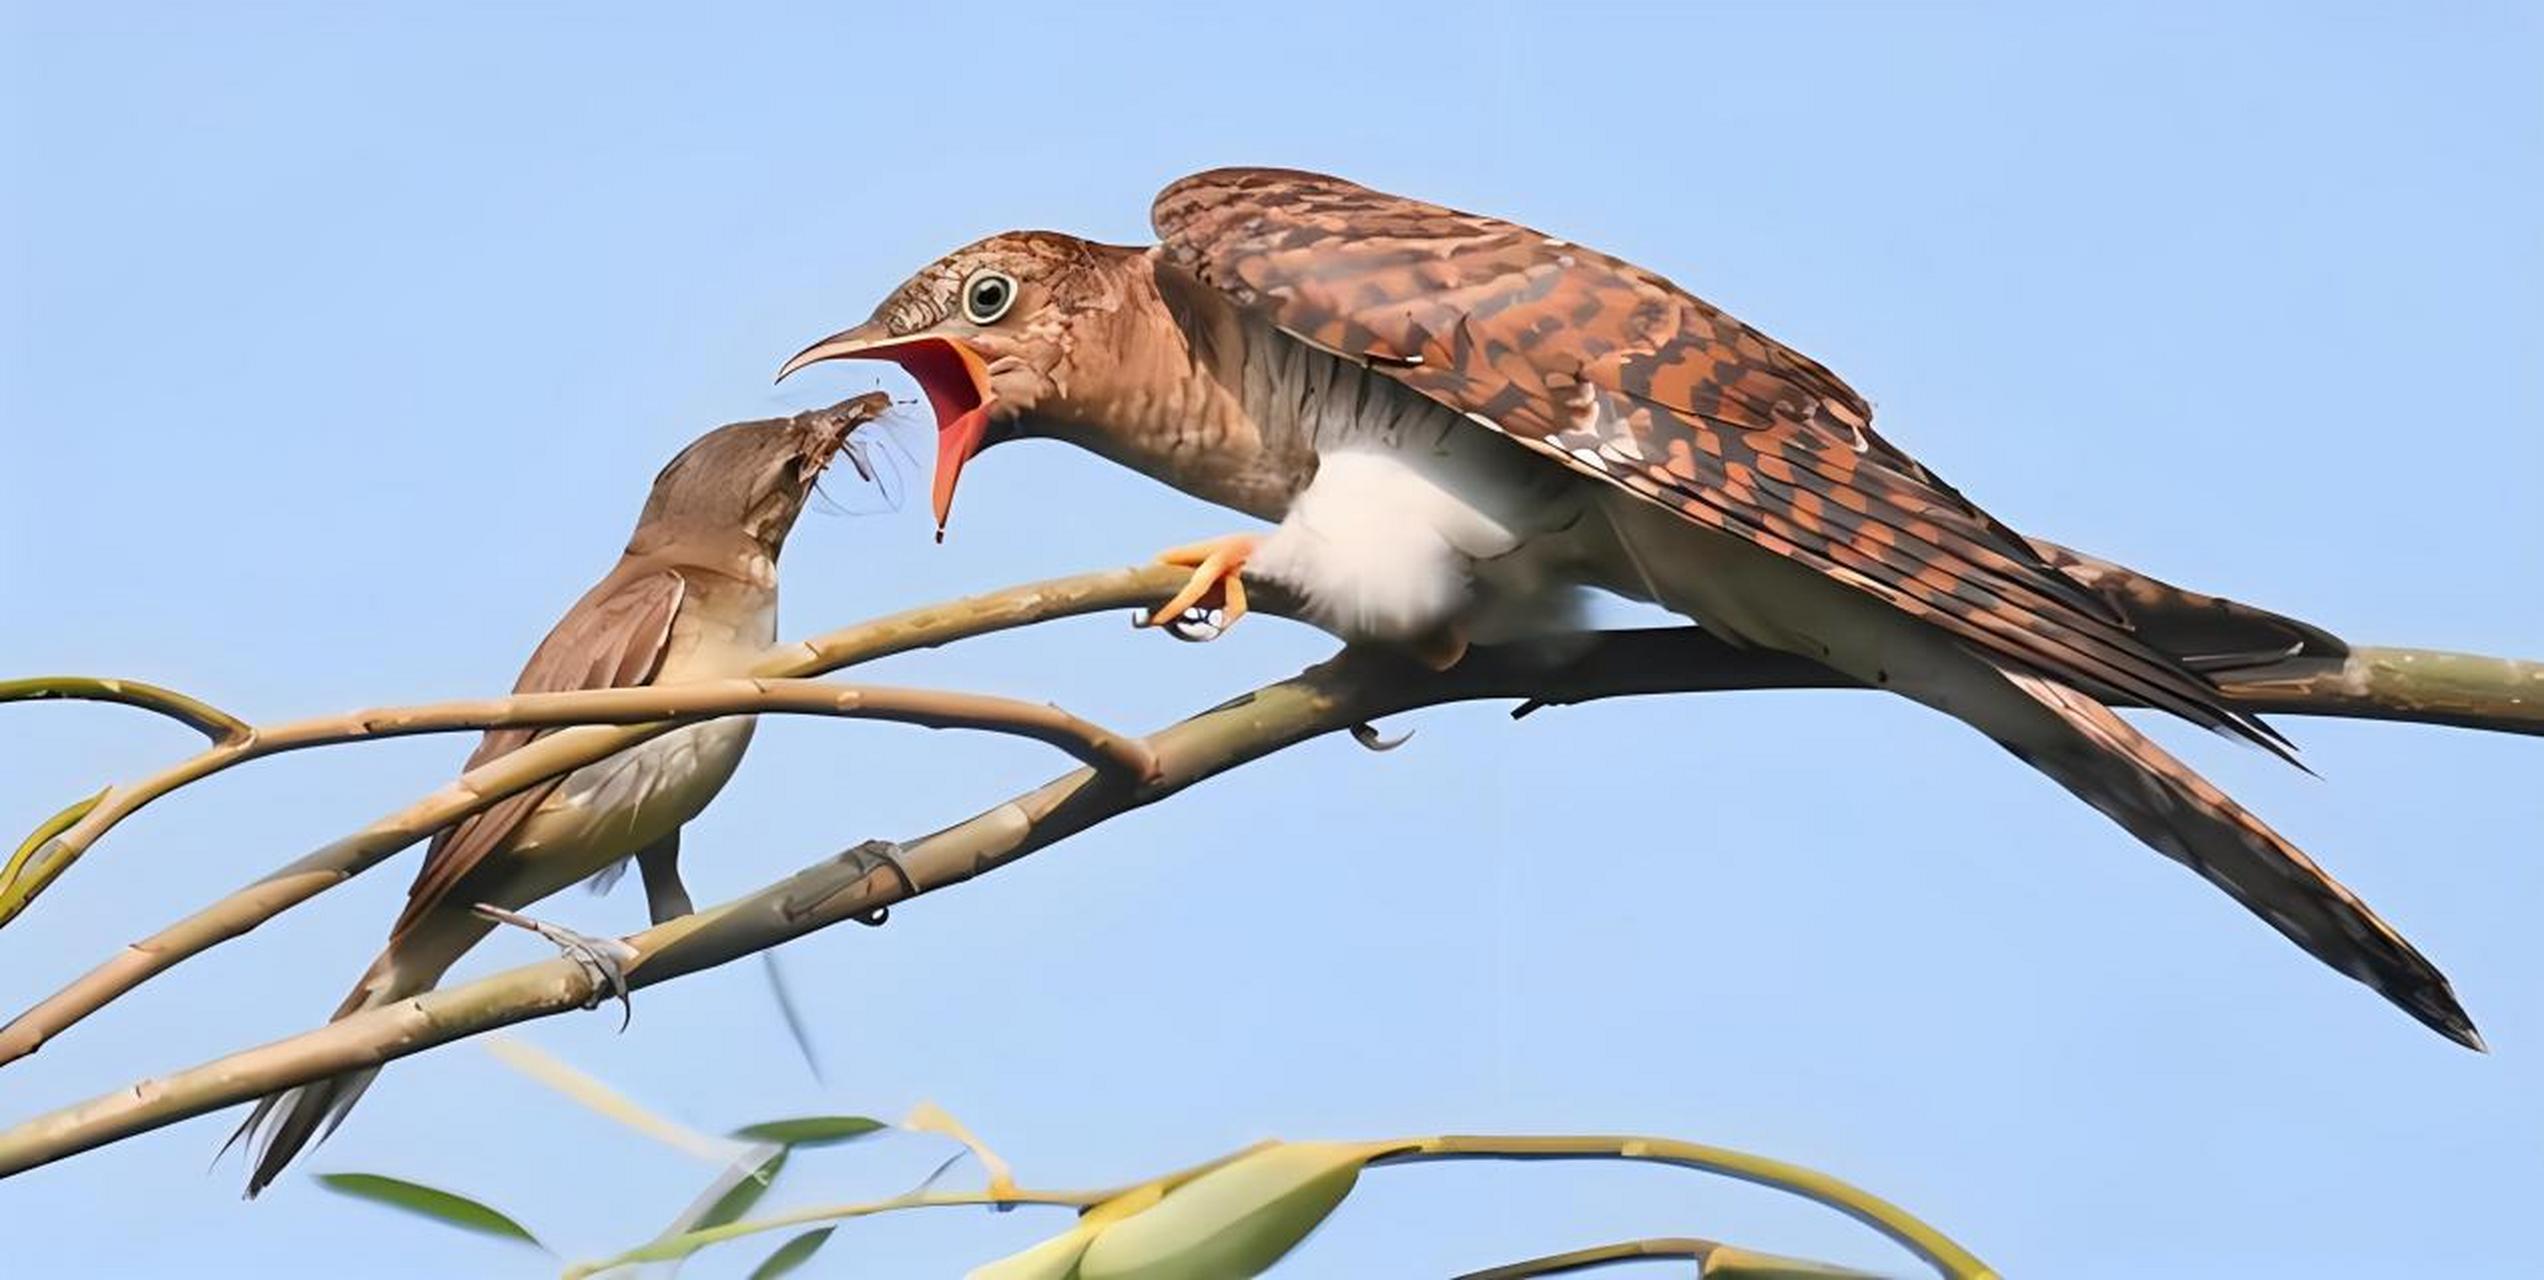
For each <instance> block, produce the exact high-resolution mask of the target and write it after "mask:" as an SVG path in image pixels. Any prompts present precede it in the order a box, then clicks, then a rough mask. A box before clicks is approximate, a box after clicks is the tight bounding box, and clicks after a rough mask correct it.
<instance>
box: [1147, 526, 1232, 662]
mask: <svg viewBox="0 0 2544 1280" xmlns="http://www.w3.org/2000/svg"><path fill="white" fill-rule="evenodd" d="M1261 541H1262V539H1261V538H1259V537H1257V536H1256V535H1254V534H1251V533H1232V534H1229V535H1227V536H1226V537H1221V538H1210V539H1207V540H1205V541H1201V542H1195V543H1192V544H1190V545H1188V546H1181V547H1174V548H1171V549H1169V550H1166V551H1163V552H1160V553H1159V554H1158V557H1157V562H1158V563H1159V564H1172V565H1183V566H1186V567H1189V568H1190V569H1191V570H1192V571H1193V573H1192V577H1191V578H1190V579H1188V580H1187V581H1186V582H1185V583H1184V589H1183V590H1181V591H1178V592H1176V593H1175V598H1174V599H1172V600H1169V601H1167V602H1166V603H1165V604H1163V605H1160V606H1158V609H1157V611H1156V612H1155V613H1152V614H1150V615H1149V616H1148V618H1147V620H1146V621H1144V622H1142V623H1141V624H1140V625H1142V626H1149V627H1164V628H1166V632H1167V634H1168V635H1171V636H1173V637H1175V638H1176V639H1178V640H1215V639H1217V638H1219V637H1220V636H1223V635H1226V634H1227V633H1228V628H1230V627H1233V626H1235V625H1237V619H1239V618H1242V617H1244V616H1245V612H1246V596H1245V580H1244V579H1243V578H1242V577H1240V576H1239V574H1240V573H1241V572H1242V571H1243V570H1244V569H1245V564H1246V560H1247V558H1248V557H1250V556H1252V555H1253V554H1254V549H1255V546H1256V544H1257V543H1259V542H1261ZM1214 612H1215V613H1217V614H1218V615H1219V617H1218V620H1217V621H1216V622H1215V623H1214V622H1212V621H1211V619H1210V617H1209V615H1210V614H1212V613H1214ZM1196 615H1197V616H1196ZM1205 627H1206V628H1208V632H1207V634H1204V633H1203V630H1202V629H1203V628H1205Z"/></svg>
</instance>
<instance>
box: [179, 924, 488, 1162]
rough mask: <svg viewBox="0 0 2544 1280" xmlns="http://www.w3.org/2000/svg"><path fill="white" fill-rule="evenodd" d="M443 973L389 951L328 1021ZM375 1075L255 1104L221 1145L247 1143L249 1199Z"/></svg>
mask: <svg viewBox="0 0 2544 1280" xmlns="http://www.w3.org/2000/svg"><path fill="white" fill-rule="evenodd" d="M441 968H442V966H432V967H429V968H428V967H427V966H424V965H418V964H415V963H413V962H412V960H411V959H409V960H404V961H402V960H401V957H400V956H399V954H398V949H397V948H396V947H394V946H392V947H391V948H389V949H388V950H385V951H382V952H381V953H380V958H379V959H377V960H374V961H372V962H371V967H370V968H369V969H368V970H366V971H364V973H363V975H362V981H360V982H358V983H356V984H354V988H353V993H352V994H350V995H348V996H346V997H345V1000H344V1003H343V1004H340V1005H337V1006H336V1011H335V1013H334V1014H333V1015H332V1016H330V1017H329V1018H328V1021H330V1022H336V1021H340V1020H342V1019H345V1018H349V1017H352V1016H353V1015H354V1014H357V1013H361V1012H363V1011H364V1010H366V1009H377V1008H380V1007H381V1006H383V1005H391V1004H395V1003H397V1002H398V1001H400V1000H404V999H406V998H407V997H409V996H412V995H415V994H417V993H419V992H423V991H428V990H431V989H432V986H433V984H434V983H436V982H438V981H440V980H441V976H442V975H441ZM379 1074H380V1069H379V1068H377V1067H370V1068H366V1069H364V1070H360V1071H348V1072H346V1073H345V1074H343V1075H340V1076H336V1077H333V1078H331V1079H327V1080H320V1081H318V1082H316V1083H314V1084H305V1085H302V1086H300V1087H298V1088H296V1089H285V1090H284V1091H282V1092H281V1093H276V1094H269V1095H267V1096H266V1097H264V1098H262V1099H260V1100H258V1102H257V1104H256V1110H254V1111H252V1112H249V1113H248V1117H247V1122H246V1123H244V1124H242V1125H240V1126H239V1127H238V1131H237V1132H235V1133H232V1134H231V1135H230V1140H229V1141H228V1142H225V1143H222V1144H221V1150H222V1151H223V1152H224V1153H227V1152H228V1151H229V1149H230V1148H231V1147H233V1146H236V1145H238V1142H239V1140H240V1139H242V1138H244V1139H247V1142H248V1151H249V1154H250V1157H251V1158H252V1159H253V1160H254V1162H255V1167H254V1168H253V1169H252V1170H250V1171H249V1173H248V1176H247V1196H248V1198H249V1199H251V1200H253V1199H255V1198H256V1193H258V1192H260V1191H263V1190H264V1189H265V1188H266V1186H267V1184H269V1183H271V1182H273V1181H274V1179H275V1178H277V1177H279V1176H281V1174H282V1172H283V1169H284V1168H285V1167H286V1166H288V1165H289V1164H291V1162H292V1160H293V1158H294V1157H296V1156H298V1155H299V1154H300V1153H301V1152H302V1151H303V1150H304V1149H306V1148H308V1147H309V1146H311V1145H312V1144H314V1143H317V1142H319V1141H322V1140H324V1139H325V1138H326V1136H327V1135H328V1134H331V1133H334V1132H335V1131H336V1126H337V1125H338V1124H341V1123H343V1122H344V1117H345V1113H346V1112H348V1111H351V1110H352V1109H353V1104H354V1103H355V1102H357V1101H360V1100H361V1098H362V1091H363V1090H365V1089H368V1088H370V1087H371V1081H372V1079H373V1078H374V1077H376V1076H378V1075H379Z"/></svg>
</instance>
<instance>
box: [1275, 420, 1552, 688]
mask: <svg viewBox="0 0 2544 1280" xmlns="http://www.w3.org/2000/svg"><path fill="white" fill-rule="evenodd" d="M1483 443H1484V447H1482V448H1480V449H1471V450H1455V449H1413V448H1406V449H1398V448H1388V447H1384V446H1380V445H1376V444H1352V445H1345V446H1341V447H1338V448H1335V449H1332V450H1329V451H1327V452H1325V453H1324V454H1323V455H1321V456H1320V458H1319V459H1318V463H1317V471H1316V478H1315V479H1314V480H1313V481H1312V482H1310V483H1309V484H1308V486H1307V488H1306V489H1304V490H1302V491H1301V492H1300V493H1299V495H1298V497H1297V498H1296V499H1294V500H1293V501H1292V502H1291V504H1290V509H1289V511H1288V513H1287V514H1286V515H1285V516H1284V517H1283V518H1282V521H1281V527H1280V528H1279V529H1277V530H1275V531H1273V533H1272V534H1271V536H1269V537H1267V538H1265V539H1264V540H1263V543H1262V545H1261V546H1259V547H1258V548H1257V549H1256V551H1255V554H1254V556H1253V558H1252V559H1251V560H1249V561H1248V562H1247V572H1248V573H1249V574H1252V575H1255V576H1259V577H1263V578H1267V579H1270V580H1272V581H1276V582H1279V583H1281V584H1283V585H1285V586H1288V587H1290V588H1291V589H1292V590H1294V591H1296V592H1298V593H1299V595H1300V596H1301V597H1302V598H1303V600H1304V601H1305V603H1306V605H1307V609H1308V620H1309V621H1311V622H1314V623H1316V624H1317V625H1318V626H1321V627H1323V628H1325V629H1326V630H1328V631H1332V632H1334V633H1335V634H1337V635H1340V636H1342V637H1343V638H1344V639H1346V640H1356V641H1412V640H1418V639H1421V638H1423V637H1426V636H1430V635H1433V634H1436V633H1437V632H1439V631H1440V630H1441V629H1442V628H1443V627H1448V626H1455V627H1456V628H1457V629H1459V630H1460V631H1461V632H1463V633H1464V634H1465V635H1466V636H1467V637H1468V638H1470V639H1474V640H1478V641H1485V642H1490V641H1493V640H1499V639H1511V638H1517V637H1521V636H1531V635H1544V634H1549V633H1552V632H1557V631H1563V630H1569V629H1573V628H1575V627H1577V626H1578V625H1579V601H1578V593H1577V591H1576V590H1575V589H1574V588H1573V586H1572V585H1571V584H1570V583H1569V581H1567V576H1568V575H1566V574H1565V573H1564V572H1563V571H1562V568H1561V566H1562V564H1563V562H1564V561H1565V560H1566V559H1568V558H1569V554H1570V551H1569V547H1568V545H1567V544H1568V539H1567V538H1566V537H1565V536H1564V534H1565V531H1566V530H1567V529H1568V528H1569V527H1571V526H1573V525H1575V524H1577V523H1579V521H1578V519H1577V517H1578V516H1579V514H1580V504H1579V503H1578V502H1577V501H1575V500H1572V499H1570V498H1568V497H1566V496H1564V494H1563V492H1562V491H1560V490H1558V491H1556V492H1555V493H1553V494H1550V493H1549V491H1548V486H1547V485H1546V483H1545V482H1544V474H1543V472H1540V471H1535V470H1534V469H1532V470H1530V471H1523V472H1513V471H1512V470H1510V468H1509V466H1508V462H1509V461H1511V459H1510V458H1508V457H1507V456H1506V451H1507V449H1508V446H1507V445H1506V444H1505V443H1504V442H1502V441H1499V440H1492V441H1489V442H1483ZM1520 461H1527V462H1533V461H1534V460H1533V459H1520ZM1537 465H1538V466H1542V465H1543V464H1537Z"/></svg>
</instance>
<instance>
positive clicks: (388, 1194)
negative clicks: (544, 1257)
mask: <svg viewBox="0 0 2544 1280" xmlns="http://www.w3.org/2000/svg"><path fill="white" fill-rule="evenodd" d="M318 1184H319V1185H320V1186H323V1187H325V1188H327V1189H328V1190H329V1191H333V1192H335V1193H336V1194H338V1195H346V1196H352V1197H353V1198H354V1199H356V1200H368V1201H370V1202H372V1203H373V1204H384V1205H387V1206H389V1207H390V1208H392V1209H403V1210H405V1211H406V1212H408V1213H412V1214H415V1215H418V1216H419V1217H425V1218H430V1219H432V1220H433V1221H435V1222H438V1223H441V1224H442V1225H444V1226H447V1227H457V1228H459V1229H460V1230H462V1231H474V1232H476V1233H478V1234H480V1235H489V1236H494V1237H497V1238H499V1239H504V1240H518V1241H520V1242H522V1243H523V1244H527V1245H534V1246H537V1247H538V1248H541V1249H545V1248H547V1246H546V1245H543V1244H540V1243H539V1237H537V1236H534V1235H532V1234H530V1230H529V1228H527V1227H524V1226H522V1225H521V1224H520V1223H518V1222H515V1221H513V1220H512V1219H511V1218H508V1217H505V1216H504V1215H503V1214H502V1213H499V1212H497V1211H496V1210H494V1209H491V1208H488V1207H487V1206H485V1205H482V1204H479V1203H478V1202H476V1201H474V1200H471V1199H469V1198H468V1197H466V1196H462V1195H453V1194H452V1193H450V1192H448V1191H443V1190H439V1189H437V1188H434V1187H428V1186H424V1185H423V1184H421V1183H415V1182H408V1181H407V1180H405V1179H403V1178H389V1177H383V1176H381V1175H379V1174H376V1173H322V1174H319V1175H318Z"/></svg>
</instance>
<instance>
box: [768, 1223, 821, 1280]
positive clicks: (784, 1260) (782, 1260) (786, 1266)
mask: <svg viewBox="0 0 2544 1280" xmlns="http://www.w3.org/2000/svg"><path fill="white" fill-rule="evenodd" d="M836 1230H838V1228H836V1227H823V1228H821V1229H820V1230H818V1231H807V1232H805V1233H804V1234H802V1235H800V1236H797V1237H795V1238H794V1239H792V1240H789V1241H787V1242H786V1243H784V1244H782V1245H779V1246H778V1247H777V1252H775V1253H772V1254H770V1255H769V1256H768V1257H767V1258H766V1259H764V1260H762V1261H761V1263H760V1265H758V1266H756V1267H753V1268H751V1276H750V1280H777V1278H778V1277H779V1276H782V1275H785V1274H786V1273H787V1272H789V1271H792V1270H794V1269H795V1268H797V1267H800V1266H802V1265H804V1260H805V1259H807V1258H810V1257H812V1256H813V1254H815V1253H816V1252H818V1251H820V1249H821V1247H822V1246H823V1245H825V1244H828V1243H830V1233H831V1232H833V1231H836Z"/></svg>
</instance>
